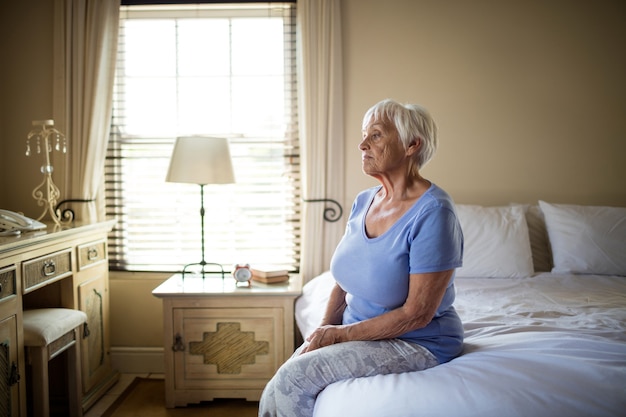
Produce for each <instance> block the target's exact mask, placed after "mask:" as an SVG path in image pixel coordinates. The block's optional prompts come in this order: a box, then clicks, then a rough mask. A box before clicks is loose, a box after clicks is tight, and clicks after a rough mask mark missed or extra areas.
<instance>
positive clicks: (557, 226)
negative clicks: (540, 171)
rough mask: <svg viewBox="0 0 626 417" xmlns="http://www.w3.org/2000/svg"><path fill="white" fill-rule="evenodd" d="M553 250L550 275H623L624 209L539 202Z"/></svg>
mask: <svg viewBox="0 0 626 417" xmlns="http://www.w3.org/2000/svg"><path fill="white" fill-rule="evenodd" d="M539 206H540V207H541V210H542V211H543V214H544V216H545V219H546V227H547V229H548V236H549V238H550V245H551V247H552V256H553V262H554V267H553V268H552V272H556V273H574V274H597V275H626V207H602V206H577V205H568V204H550V203H546V202H545V201H539Z"/></svg>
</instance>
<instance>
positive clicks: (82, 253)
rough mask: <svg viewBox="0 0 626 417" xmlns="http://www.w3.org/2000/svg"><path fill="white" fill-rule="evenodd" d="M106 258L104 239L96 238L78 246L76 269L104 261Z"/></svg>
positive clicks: (80, 269)
mask: <svg viewBox="0 0 626 417" xmlns="http://www.w3.org/2000/svg"><path fill="white" fill-rule="evenodd" d="M106 259H107V243H106V240H98V241H95V242H91V243H85V244H84V245H79V246H78V270H79V271H82V270H83V269H85V268H87V267H89V266H92V265H95V264H99V263H100V262H104V261H106Z"/></svg>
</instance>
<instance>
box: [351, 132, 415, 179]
mask: <svg viewBox="0 0 626 417" xmlns="http://www.w3.org/2000/svg"><path fill="white" fill-rule="evenodd" d="M359 149H360V150H361V163H362V168H363V172H364V173H365V174H367V175H371V176H374V177H376V176H378V175H382V174H389V173H391V172H392V171H394V170H398V169H404V167H405V166H406V160H407V154H406V151H405V149H404V146H403V145H402V142H401V141H400V138H399V136H398V131H397V130H396V127H395V126H394V125H393V123H391V122H389V121H385V120H371V121H370V123H369V124H368V125H367V126H366V127H365V130H363V139H362V140H361V143H360V144H359Z"/></svg>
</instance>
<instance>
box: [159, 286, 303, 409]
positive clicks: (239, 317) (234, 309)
mask: <svg viewBox="0 0 626 417" xmlns="http://www.w3.org/2000/svg"><path fill="white" fill-rule="evenodd" d="M301 290H302V282H301V279H300V276H299V275H292V276H290V279H289V282H286V283H281V284H262V283H258V282H255V281H254V282H252V286H251V287H249V288H241V287H237V286H236V283H235V280H234V279H233V278H232V277H230V276H229V275H227V276H226V277H225V278H224V279H222V278H221V276H214V275H210V276H206V277H204V278H203V277H202V276H199V275H190V274H185V277H184V279H183V277H182V276H181V275H180V274H176V275H174V276H172V277H171V278H169V279H168V280H167V281H165V282H164V283H163V284H161V285H160V286H158V287H157V288H155V289H154V290H153V291H152V294H153V295H154V296H155V297H158V298H161V299H162V300H163V335H164V347H165V351H164V355H165V404H166V407H168V408H173V407H177V406H186V405H187V404H190V403H198V402H200V401H211V400H213V399H215V398H245V399H246V400H248V401H258V400H259V398H260V397H261V392H262V391H263V388H264V387H265V384H266V383H267V382H268V381H269V380H270V378H271V377H272V376H273V375H274V373H275V372H276V370H277V369H278V368H279V367H280V365H282V363H283V362H284V361H285V360H287V359H288V358H289V357H290V356H291V355H292V353H293V351H294V339H295V325H294V302H295V299H296V298H297V297H298V296H299V295H300V294H301Z"/></svg>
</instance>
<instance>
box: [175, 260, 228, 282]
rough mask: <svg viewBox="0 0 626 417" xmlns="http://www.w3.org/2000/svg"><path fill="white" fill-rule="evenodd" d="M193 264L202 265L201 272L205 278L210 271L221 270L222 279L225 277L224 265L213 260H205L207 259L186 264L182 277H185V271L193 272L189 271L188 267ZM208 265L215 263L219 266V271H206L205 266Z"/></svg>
mask: <svg viewBox="0 0 626 417" xmlns="http://www.w3.org/2000/svg"><path fill="white" fill-rule="evenodd" d="M193 265H200V267H201V268H200V273H201V274H202V278H203V279H204V276H205V274H207V273H210V272H220V273H221V274H222V279H224V267H223V266H222V265H221V264H216V263H212V262H205V261H200V262H195V263H191V264H187V265H185V267H184V268H183V272H182V278H183V279H185V273H191V272H187V268H188V267H190V266H193ZM207 265H215V266H218V267H219V271H206V270H205V267H206V266H207Z"/></svg>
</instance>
